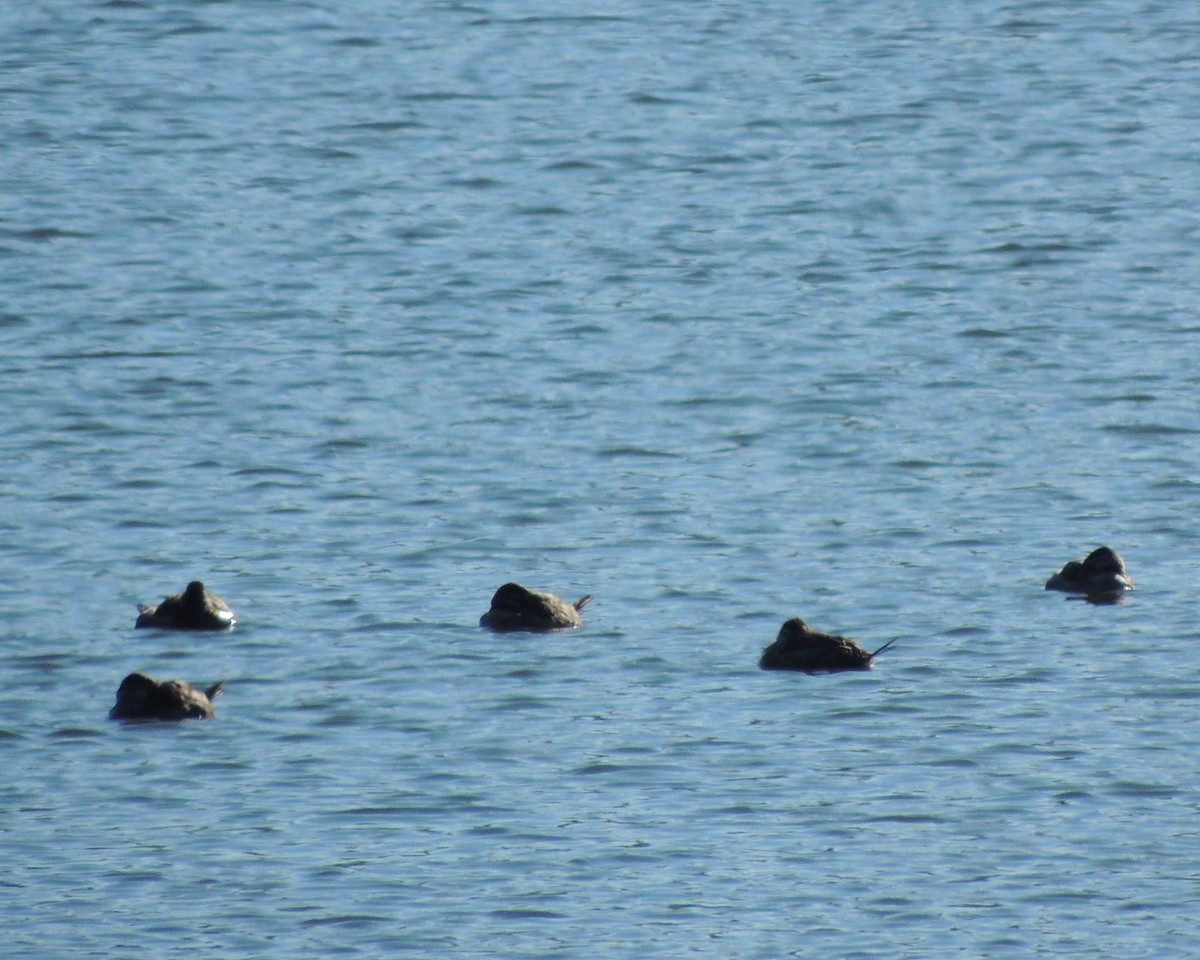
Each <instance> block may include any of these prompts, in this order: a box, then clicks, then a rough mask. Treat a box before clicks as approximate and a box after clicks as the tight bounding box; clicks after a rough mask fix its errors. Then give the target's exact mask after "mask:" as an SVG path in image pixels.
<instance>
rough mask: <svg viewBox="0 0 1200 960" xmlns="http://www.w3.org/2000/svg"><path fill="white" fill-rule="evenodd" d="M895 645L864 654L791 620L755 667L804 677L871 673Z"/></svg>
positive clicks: (845, 640) (849, 643) (839, 639)
mask: <svg viewBox="0 0 1200 960" xmlns="http://www.w3.org/2000/svg"><path fill="white" fill-rule="evenodd" d="M895 642H896V641H895V640H889V641H888V642H887V643H885V644H884V645H883V646H882V647H880V648H879V649H878V650H876V651H875V652H874V653H867V651H866V650H864V649H863V648H862V647H860V646H859V645H858V644H857V643H855V642H854V641H853V640H851V639H850V638H849V637H839V636H836V635H835V634H829V633H821V632H820V631H819V630H814V629H813V628H812V627H810V626H809V625H808V624H807V623H805V622H804V621H803V620H801V619H800V618H799V617H793V618H792V619H791V620H788V621H787V622H786V623H785V624H784V625H783V626H782V627H780V628H779V636H778V637H776V638H775V642H774V643H773V644H771V645H770V646H769V647H767V649H765V650H764V651H763V653H762V657H761V659H760V660H759V661H758V665H759V666H760V667H762V669H764V670H803V671H804V672H805V673H820V672H825V671H830V670H870V669H871V661H872V660H874V659H875V658H876V657H877V656H879V655H880V654H881V653H883V651H884V650H886V649H887V648H888V647H890V646H891V645H892V644H893V643H895Z"/></svg>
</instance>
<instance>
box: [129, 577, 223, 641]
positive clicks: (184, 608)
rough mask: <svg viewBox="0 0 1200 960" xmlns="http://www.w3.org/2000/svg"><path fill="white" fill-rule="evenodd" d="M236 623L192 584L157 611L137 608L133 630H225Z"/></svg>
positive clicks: (218, 600)
mask: <svg viewBox="0 0 1200 960" xmlns="http://www.w3.org/2000/svg"><path fill="white" fill-rule="evenodd" d="M235 623H237V621H236V620H235V619H234V618H233V611H232V610H230V609H229V606H228V605H227V604H226V603H225V601H224V600H222V599H221V598H220V597H218V596H217V595H216V594H214V593H209V592H208V591H207V590H205V589H204V584H203V583H201V582H200V581H199V580H193V581H192V582H191V583H189V584H188V585H187V586H186V587H184V589H183V592H182V593H177V594H175V596H173V597H167V598H166V599H164V600H163V602H162V603H160V604H159V605H158V606H156V607H147V606H146V605H145V604H141V603H139V604H138V618H137V623H135V624H134V626H136V627H163V628H165V629H168V630H228V629H229V628H230V627H232V626H233V625H234V624H235Z"/></svg>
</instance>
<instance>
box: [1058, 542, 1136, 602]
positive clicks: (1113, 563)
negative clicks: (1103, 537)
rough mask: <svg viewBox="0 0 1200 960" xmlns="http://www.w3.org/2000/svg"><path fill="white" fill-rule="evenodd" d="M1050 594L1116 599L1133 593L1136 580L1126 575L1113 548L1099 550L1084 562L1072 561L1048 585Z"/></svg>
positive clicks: (1122, 563)
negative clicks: (1074, 594) (1058, 592)
mask: <svg viewBox="0 0 1200 960" xmlns="http://www.w3.org/2000/svg"><path fill="white" fill-rule="evenodd" d="M1046 589H1047V590H1063V591H1065V592H1066V593H1086V594H1087V595H1088V597H1089V598H1093V597H1099V598H1102V597H1108V596H1112V597H1116V596H1119V595H1120V594H1122V593H1124V592H1125V591H1126V590H1132V589H1133V578H1132V577H1130V576H1129V574H1128V573H1126V572H1125V561H1124V560H1122V559H1121V555H1120V554H1119V553H1117V551H1116V550H1113V549H1112V548H1111V547H1097V548H1096V549H1095V550H1093V551H1092V552H1091V553H1089V554H1088V555H1087V556H1086V557H1084V558H1083V559H1082V560H1072V561H1071V562H1070V563H1068V564H1067V565H1066V566H1065V567H1063V568H1062V569H1061V570H1059V571H1058V573H1056V574H1055V575H1054V576H1052V577H1051V578H1050V579H1049V580H1047V581H1046Z"/></svg>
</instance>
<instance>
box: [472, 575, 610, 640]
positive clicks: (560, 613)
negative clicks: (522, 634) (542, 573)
mask: <svg viewBox="0 0 1200 960" xmlns="http://www.w3.org/2000/svg"><path fill="white" fill-rule="evenodd" d="M591 599H592V595H591V594H590V593H589V594H587V595H586V596H583V597H580V598H579V599H578V600H576V601H575V602H574V603H567V602H566V601H565V600H563V599H562V598H561V597H558V596H555V595H554V594H553V593H539V592H538V591H537V590H530V589H529V588H528V587H525V586H522V585H521V584H519V583H506V584H504V586H502V587H501V588H500V589H499V590H497V591H496V592H495V594H494V595H493V596H492V606H491V609H490V610H488V612H487V613H485V614H484V615H483V616H482V617H480V618H479V625H480V626H481V627H488V628H489V629H491V630H495V631H497V632H498V633H505V632H509V631H514V630H528V631H532V632H539V633H540V632H546V631H549V630H564V629H567V628H570V627H578V626H580V625H581V624H582V623H583V619H582V618H581V617H580V616H579V611H581V610H582V609H583V608H584V607H585V606H586V605H587V603H588V601H590V600H591Z"/></svg>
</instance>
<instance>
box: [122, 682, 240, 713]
mask: <svg viewBox="0 0 1200 960" xmlns="http://www.w3.org/2000/svg"><path fill="white" fill-rule="evenodd" d="M223 686H224V683H223V682H222V683H214V684H213V685H212V686H211V687H209V688H208V689H207V690H198V689H197V688H196V687H193V686H192V685H191V684H190V683H187V682H186V681H184V680H156V679H155V678H154V677H151V676H149V675H148V674H145V673H131V674H130V675H129V676H127V677H126V678H125V679H124V680H122V681H121V685H120V686H119V687H117V702H116V703H115V704H113V708H112V709H111V710H110V711H108V719H109V720H143V721H150V720H207V719H208V718H209V717H211V716H212V715H213V706H212V702H213V700H215V699H216V697H217V695H218V694H219V693H220V692H221V688H222V687H223Z"/></svg>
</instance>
